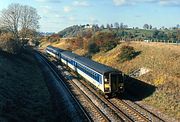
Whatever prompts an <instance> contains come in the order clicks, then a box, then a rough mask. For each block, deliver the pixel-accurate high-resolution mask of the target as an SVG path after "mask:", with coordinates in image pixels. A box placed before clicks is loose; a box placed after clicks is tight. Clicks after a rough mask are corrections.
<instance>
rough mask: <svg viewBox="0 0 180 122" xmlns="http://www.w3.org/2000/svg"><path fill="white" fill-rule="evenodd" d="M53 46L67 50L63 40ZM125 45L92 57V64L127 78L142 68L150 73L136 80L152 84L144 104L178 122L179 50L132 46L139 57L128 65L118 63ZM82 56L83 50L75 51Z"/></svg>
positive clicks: (164, 46)
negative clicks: (153, 89)
mask: <svg viewBox="0 0 180 122" xmlns="http://www.w3.org/2000/svg"><path fill="white" fill-rule="evenodd" d="M52 45H53V46H56V47H59V48H63V49H68V48H70V45H69V44H68V42H67V41H66V40H63V41H62V40H61V42H60V43H56V44H55V43H53V44H52ZM123 45H127V44H126V43H122V44H120V45H118V46H117V47H116V48H114V49H112V50H110V51H108V52H100V53H98V54H96V55H94V56H93V57H92V59H93V60H95V61H97V62H100V63H103V64H106V65H108V66H111V67H114V68H117V69H119V70H120V71H123V72H125V73H126V74H129V73H130V72H132V71H133V70H135V69H138V68H141V67H145V68H148V69H150V70H151V71H150V72H149V73H147V74H145V75H143V76H141V77H139V78H138V79H139V80H141V81H143V82H147V83H149V84H152V85H154V86H156V87H157V90H156V91H155V92H154V93H153V94H152V95H151V96H149V97H147V98H145V99H144V100H143V102H145V103H146V104H150V105H152V106H155V107H157V108H159V109H160V110H161V111H162V112H164V113H166V114H168V115H169V116H172V117H175V118H177V119H179V120H180V91H179V89H180V46H176V45H167V44H162V43H145V42H131V43H130V44H129V45H130V46H132V47H134V49H135V50H136V51H140V52H141V53H140V54H139V55H138V56H136V57H135V58H134V59H132V60H130V61H126V62H123V63H121V62H120V61H119V54H120V53H121V51H120V49H121V47H122V46H123ZM74 52H75V53H77V54H80V55H84V54H85V53H86V52H85V51H84V50H83V49H77V50H74Z"/></svg>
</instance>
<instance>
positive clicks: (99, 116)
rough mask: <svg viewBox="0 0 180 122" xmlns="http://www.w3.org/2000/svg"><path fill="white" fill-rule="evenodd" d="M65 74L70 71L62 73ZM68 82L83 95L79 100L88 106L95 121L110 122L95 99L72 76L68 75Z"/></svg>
mask: <svg viewBox="0 0 180 122" xmlns="http://www.w3.org/2000/svg"><path fill="white" fill-rule="evenodd" d="M62 74H63V75H64V76H68V74H69V73H68V72H63V73H62ZM66 79H67V82H69V84H70V85H71V86H72V87H73V88H74V89H75V90H76V94H77V92H79V94H80V95H81V96H80V98H79V97H78V98H79V100H80V101H81V104H85V105H84V106H86V108H88V110H87V111H89V114H90V116H91V117H92V120H93V121H98V122H110V120H109V118H108V117H107V116H106V115H105V114H104V113H103V112H102V111H101V110H100V109H99V108H98V107H97V106H96V105H95V104H94V103H93V101H92V100H91V99H90V98H89V96H88V95H86V94H85V93H84V92H83V91H82V90H81V89H80V88H79V87H78V86H77V85H76V84H75V83H74V82H73V81H72V80H71V77H70V78H68V77H66Z"/></svg>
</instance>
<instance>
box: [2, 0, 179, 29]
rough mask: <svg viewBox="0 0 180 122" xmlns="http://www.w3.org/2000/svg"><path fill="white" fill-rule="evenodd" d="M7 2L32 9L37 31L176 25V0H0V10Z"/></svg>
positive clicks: (177, 14)
mask: <svg viewBox="0 0 180 122" xmlns="http://www.w3.org/2000/svg"><path fill="white" fill-rule="evenodd" d="M11 3H20V4H22V5H29V6H32V7H34V8H36V9H37V12H38V14H39V15H40V16H41V19H40V21H39V22H40V23H39V24H40V29H39V31H41V32H59V31H61V30H63V29H64V28H66V27H69V26H72V25H84V24H99V25H102V24H104V25H106V24H107V23H109V24H110V23H112V24H114V23H115V22H119V23H121V22H122V23H124V24H126V25H128V26H129V27H139V28H142V27H143V25H144V24H146V23H147V24H151V25H152V26H153V27H157V28H160V27H162V26H165V27H168V28H169V27H173V26H176V25H177V24H180V0H0V11H1V10H2V9H6V8H7V7H8V5H9V4H11Z"/></svg>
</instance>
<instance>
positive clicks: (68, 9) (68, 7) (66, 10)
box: [63, 6, 72, 13]
mask: <svg viewBox="0 0 180 122" xmlns="http://www.w3.org/2000/svg"><path fill="white" fill-rule="evenodd" d="M63 10H64V12H66V13H68V12H70V11H71V10H72V8H71V7H70V6H64V8H63Z"/></svg>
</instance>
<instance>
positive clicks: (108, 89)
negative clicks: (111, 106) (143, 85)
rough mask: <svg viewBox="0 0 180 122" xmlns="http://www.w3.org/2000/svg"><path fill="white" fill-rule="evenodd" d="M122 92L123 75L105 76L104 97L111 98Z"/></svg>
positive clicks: (109, 74) (110, 74) (117, 73)
mask: <svg viewBox="0 0 180 122" xmlns="http://www.w3.org/2000/svg"><path fill="white" fill-rule="evenodd" d="M123 91H124V79H123V74H122V73H120V72H112V73H107V74H105V78H104V93H105V97H106V98H109V97H113V96H116V95H117V94H119V93H122V92H123Z"/></svg>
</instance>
